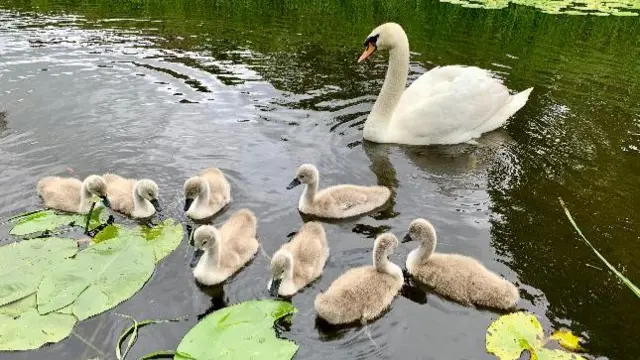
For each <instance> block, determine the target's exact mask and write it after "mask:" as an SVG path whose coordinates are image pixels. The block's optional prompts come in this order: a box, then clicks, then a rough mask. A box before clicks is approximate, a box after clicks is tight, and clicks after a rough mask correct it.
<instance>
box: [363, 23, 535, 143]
mask: <svg viewBox="0 0 640 360" xmlns="http://www.w3.org/2000/svg"><path fill="white" fill-rule="evenodd" d="M364 45H365V48H366V49H365V51H364V52H363V53H362V55H361V56H360V58H359V59H358V62H362V61H364V60H365V59H367V58H368V57H369V56H371V54H373V53H374V52H375V51H376V50H378V49H388V50H389V68H388V69H387V75H386V78H385V80H384V84H383V85H382V90H381V91H380V94H379V95H378V99H377V100H376V103H375V104H374V105H373V109H372V110H371V112H370V113H369V116H368V117H367V121H366V122H365V124H364V138H365V139H366V140H369V141H373V142H377V143H398V144H408V145H429V144H458V143H463V142H470V141H472V140H473V139H475V138H478V137H480V135H482V134H483V133H485V132H489V131H492V130H495V129H497V128H499V127H501V126H503V125H504V124H505V122H506V121H507V119H509V117H511V115H513V114H515V113H516V111H518V110H519V109H520V108H521V107H523V106H524V104H525V103H526V102H527V100H528V98H529V94H530V93H531V90H533V88H528V89H527V90H525V91H522V92H520V93H518V94H516V95H510V94H509V89H507V87H505V86H504V85H503V84H502V82H501V81H500V80H498V79H496V78H494V77H492V76H491V73H490V72H488V71H487V70H483V69H480V68H477V67H472V66H461V65H451V66H444V67H436V68H434V69H432V70H430V71H428V72H426V73H424V74H423V75H422V76H420V77H419V78H418V79H417V80H415V81H414V82H413V83H412V84H411V86H409V87H408V88H407V89H406V90H405V85H406V83H407V75H408V72H409V40H408V39H407V34H406V33H405V32H404V30H403V29H402V27H401V26H400V25H398V24H396V23H386V24H383V25H380V26H378V27H377V28H375V29H374V30H373V31H372V32H371V34H370V35H369V36H368V37H367V39H366V40H365V43H364Z"/></svg>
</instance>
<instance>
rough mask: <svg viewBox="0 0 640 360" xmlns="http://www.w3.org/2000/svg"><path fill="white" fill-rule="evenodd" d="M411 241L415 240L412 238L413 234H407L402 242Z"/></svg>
mask: <svg viewBox="0 0 640 360" xmlns="http://www.w3.org/2000/svg"><path fill="white" fill-rule="evenodd" d="M409 241H413V239H412V238H411V235H409V234H407V235H405V236H404V237H403V238H402V243H406V242H409Z"/></svg>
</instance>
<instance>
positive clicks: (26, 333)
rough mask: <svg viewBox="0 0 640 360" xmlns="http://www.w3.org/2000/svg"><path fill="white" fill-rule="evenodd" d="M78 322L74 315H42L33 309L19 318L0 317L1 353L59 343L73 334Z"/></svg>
mask: <svg viewBox="0 0 640 360" xmlns="http://www.w3.org/2000/svg"><path fill="white" fill-rule="evenodd" d="M76 322H77V320H76V318H75V316H73V315H65V314H57V313H51V314H47V315H40V314H38V311H37V310H36V309H33V308H32V309H30V310H28V311H26V312H25V313H23V314H22V315H20V316H18V317H17V318H13V317H10V316H6V315H0V323H1V324H2V326H0V351H16V350H32V349H37V348H39V347H40V346H42V345H44V344H46V343H55V342H58V341H60V340H62V339H64V338H66V337H67V336H69V334H71V330H73V326H74V325H75V324H76Z"/></svg>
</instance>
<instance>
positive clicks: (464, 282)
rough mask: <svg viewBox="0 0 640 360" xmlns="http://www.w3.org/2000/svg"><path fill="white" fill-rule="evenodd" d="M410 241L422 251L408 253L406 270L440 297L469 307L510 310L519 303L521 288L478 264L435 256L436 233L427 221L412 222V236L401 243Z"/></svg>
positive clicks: (453, 256)
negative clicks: (418, 245) (416, 243)
mask: <svg viewBox="0 0 640 360" xmlns="http://www.w3.org/2000/svg"><path fill="white" fill-rule="evenodd" d="M411 240H416V241H418V242H420V247H418V248H417V249H415V250H413V251H411V253H409V256H408V257H407V264H406V265H407V270H408V271H409V273H410V274H411V275H412V276H413V277H414V278H415V279H416V280H418V281H420V282H422V283H424V284H426V285H429V286H431V287H432V288H433V289H434V290H435V291H436V292H437V293H439V294H441V295H443V296H446V297H448V298H450V299H453V300H455V301H458V302H460V303H461V304H464V305H467V306H470V305H472V304H475V305H480V306H486V307H491V308H497V309H511V308H513V307H515V306H516V304H517V303H518V300H519V299H520V295H519V293H518V288H516V287H515V286H514V285H513V284H512V283H510V282H509V281H507V280H505V279H503V278H502V277H500V276H499V275H497V274H495V273H493V272H491V271H489V270H487V268H485V267H484V266H483V265H482V264H481V263H480V262H478V261H477V260H475V259H472V258H470V257H467V256H463V255H458V254H439V253H435V252H434V250H435V248H436V243H437V240H436V230H435V228H434V227H433V225H431V223H429V222H428V221H427V220H425V219H416V220H414V221H412V222H411V225H410V226H409V233H408V234H407V235H406V236H405V237H404V239H403V240H402V242H403V243H404V242H407V241H411Z"/></svg>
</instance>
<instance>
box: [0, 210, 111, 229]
mask: <svg viewBox="0 0 640 360" xmlns="http://www.w3.org/2000/svg"><path fill="white" fill-rule="evenodd" d="M106 217H107V212H106V211H102V208H101V207H97V208H95V209H94V210H93V212H92V213H91V220H90V223H89V227H90V228H93V227H96V226H98V225H100V224H101V223H102V222H105V221H106ZM86 219H87V218H86V215H77V214H76V215H74V214H57V213H55V212H54V211H53V210H41V211H36V212H29V213H25V214H22V215H18V216H15V217H13V218H11V221H12V222H14V223H15V225H14V226H13V228H11V230H10V231H9V234H11V235H15V236H24V235H29V234H35V233H41V232H43V231H53V230H55V229H57V228H59V227H61V226H66V225H74V226H84V225H85V222H86Z"/></svg>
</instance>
